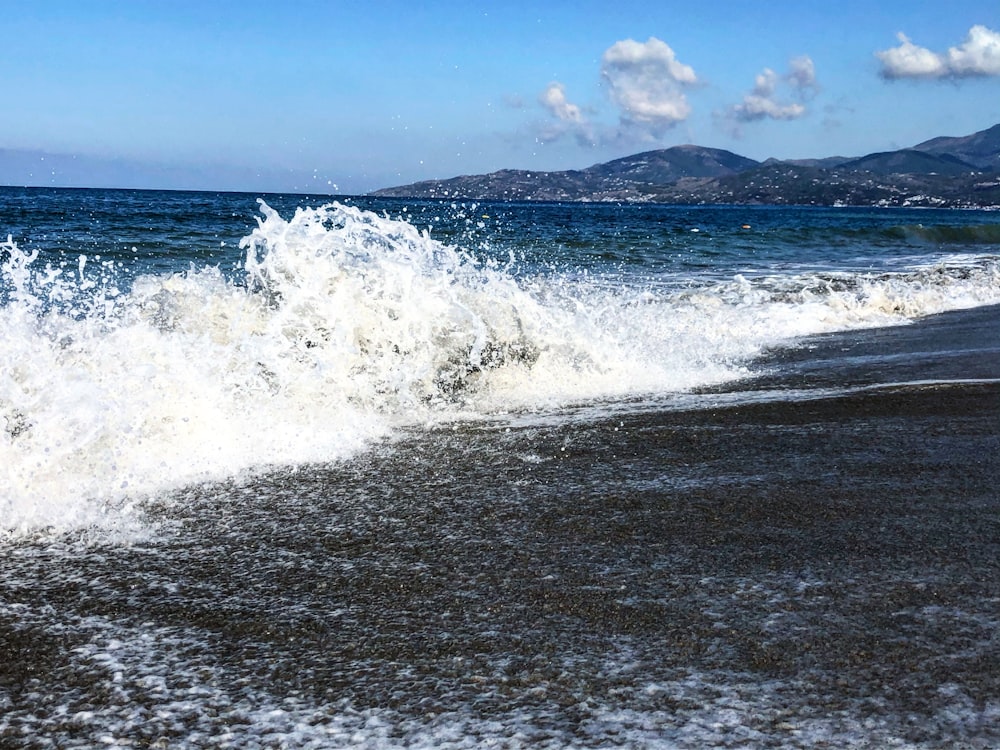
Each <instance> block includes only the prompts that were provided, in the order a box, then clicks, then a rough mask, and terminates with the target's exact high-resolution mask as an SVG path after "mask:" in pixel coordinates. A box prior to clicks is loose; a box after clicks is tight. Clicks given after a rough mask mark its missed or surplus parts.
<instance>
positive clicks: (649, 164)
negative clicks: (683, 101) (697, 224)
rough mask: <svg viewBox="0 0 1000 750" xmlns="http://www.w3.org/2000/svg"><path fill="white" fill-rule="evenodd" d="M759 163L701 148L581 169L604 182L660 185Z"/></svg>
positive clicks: (670, 150)
mask: <svg viewBox="0 0 1000 750" xmlns="http://www.w3.org/2000/svg"><path fill="white" fill-rule="evenodd" d="M758 164H760V162H758V161H754V160H753V159H748V158H746V157H745V156H739V155H738V154H734V153H733V152H732V151H724V150H722V149H718V148H703V147H701V146H691V145H687V146H674V147H672V148H665V149H660V150H659V151H646V152H645V153H642V154H635V155H634V156H626V157H624V158H622V159H615V160H614V161H609V162H606V163H604V164H595V165H594V166H592V167H588V168H587V169H585V170H584V172H586V173H587V174H591V175H594V176H600V177H602V178H604V179H609V178H616V177H617V178H621V179H626V180H630V181H632V182H645V183H649V184H654V185H662V184H665V183H668V182H675V181H677V180H679V179H681V178H682V177H722V176H723V175H727V174H736V173H737V172H743V171H745V170H747V169H752V168H753V167H756V166H757V165H758Z"/></svg>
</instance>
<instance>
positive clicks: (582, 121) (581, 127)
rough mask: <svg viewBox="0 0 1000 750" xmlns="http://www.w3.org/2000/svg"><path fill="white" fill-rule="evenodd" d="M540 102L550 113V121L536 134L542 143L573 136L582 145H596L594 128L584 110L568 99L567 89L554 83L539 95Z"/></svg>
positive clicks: (556, 82)
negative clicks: (569, 135)
mask: <svg viewBox="0 0 1000 750" xmlns="http://www.w3.org/2000/svg"><path fill="white" fill-rule="evenodd" d="M538 102H539V104H541V105H542V107H544V108H545V110H546V111H547V112H548V113H549V116H550V119H549V121H548V122H547V123H545V124H544V125H542V126H541V127H540V128H539V129H538V132H537V134H536V137H537V138H538V140H540V141H541V142H542V143H551V142H552V141H556V140H559V139H560V138H562V137H563V136H564V135H567V134H571V135H572V136H573V137H574V138H575V139H576V140H577V142H578V143H579V144H580V145H584V146H590V145H593V143H594V133H593V128H592V127H591V125H590V122H588V120H587V118H586V117H585V116H584V114H583V110H582V109H581V108H580V107H579V106H578V105H576V104H573V103H572V102H571V101H569V99H567V98H566V87H565V86H563V84H561V83H559V82H558V81H553V82H552V83H550V84H549V85H548V86H546V87H545V90H544V91H543V92H542V93H541V94H539V95H538Z"/></svg>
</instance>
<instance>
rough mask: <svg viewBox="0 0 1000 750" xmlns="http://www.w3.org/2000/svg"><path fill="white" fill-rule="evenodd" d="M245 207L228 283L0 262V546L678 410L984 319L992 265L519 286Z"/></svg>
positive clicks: (83, 265)
mask: <svg viewBox="0 0 1000 750" xmlns="http://www.w3.org/2000/svg"><path fill="white" fill-rule="evenodd" d="M260 209H261V214H262V215H261V217H260V218H259V219H258V226H257V227H256V228H255V229H254V230H253V231H252V232H251V233H250V234H249V235H248V236H246V237H245V238H244V239H243V240H242V242H241V244H240V247H241V251H242V252H243V253H245V257H244V259H243V261H242V277H241V278H238V279H236V280H234V279H232V278H230V277H229V275H227V274H224V273H223V272H222V271H220V269H219V268H217V267H212V266H202V267H194V266H192V267H191V268H189V269H188V270H187V271H185V272H181V273H162V274H146V275H142V276H139V277H137V278H134V279H126V277H127V275H128V268H127V267H126V264H125V261H124V260H122V259H121V258H115V259H111V260H107V259H105V260H103V261H102V260H98V259H96V258H88V257H86V256H82V255H81V256H79V258H78V259H77V260H76V262H75V263H66V264H63V265H53V264H52V263H47V264H45V265H44V267H39V264H40V262H41V261H40V260H39V258H38V254H37V252H31V253H29V252H25V251H23V250H22V249H21V248H19V247H18V245H17V244H16V243H14V242H13V241H12V240H11V239H8V241H7V242H6V243H2V245H0V277H2V279H0V280H2V284H0V351H2V352H3V357H4V359H3V369H2V372H0V466H3V467H4V468H3V473H4V482H3V488H2V490H0V493H2V494H0V535H6V536H8V537H13V538H20V537H24V536H26V535H29V536H30V535H35V534H38V533H42V532H46V533H60V532H64V531H67V530H72V529H80V528H83V527H90V526H98V527H102V528H108V527H123V528H124V527H129V528H131V525H132V524H134V523H138V522H139V521H140V520H141V508H142V506H143V503H144V502H145V501H146V500H147V499H148V498H150V497H151V496H157V495H159V494H162V493H164V492H166V491H169V490H172V489H177V488H181V487H184V486H188V485H191V484H194V483H199V482H204V481H213V480H217V479H220V478H224V477H230V476H234V475H239V474H241V473H246V472H257V471H264V470H267V469H268V468H269V467H276V466H293V467H294V466H296V465H301V464H304V463H309V462H325V461H332V460H338V459H343V458H347V457H350V456H352V455H356V454H357V453H358V452H359V451H361V450H363V449H364V448H365V447H366V446H370V445H372V444H373V442H374V441H377V440H381V439H385V438H388V437H390V436H392V435H393V434H395V433H396V432H397V431H398V430H399V429H400V428H401V427H412V426H414V425H424V424H439V423H441V422H442V421H447V420H456V419H476V418H481V417H483V416H491V417H492V416H496V415H497V414H502V413H511V412H526V411H539V410H551V409H555V408H559V407H562V406H566V405H570V404H579V403H588V402H594V401H598V400H601V399H621V398H628V397H632V396H636V395H646V394H661V393H672V392H680V391H684V390H688V389H691V388H695V387H698V386H702V385H708V384H714V383H721V382H724V381H727V380H731V379H734V378H739V377H742V376H744V375H746V374H747V369H746V368H747V363H748V362H749V361H751V360H752V359H753V358H754V357H755V356H757V355H758V354H759V353H760V352H761V351H762V350H763V349H765V348H767V347H770V346H774V345H777V344H779V343H782V342H784V341H787V340H789V339H791V338H793V337H796V336H801V335H805V334H810V333H817V332H821V331H829V330H842V329H848V328H854V327H864V326H874V325H886V324H891V323H898V322H902V321H905V320H908V319H912V318H914V317H919V316H921V315H926V314H929V313H933V312H939V311H942V310H946V309H952V308H955V307H968V306H974V305H979V304H987V303H991V302H998V301H1000V264H998V259H997V258H996V257H995V256H985V255H984V256H953V257H951V258H947V259H942V260H940V261H938V262H936V263H935V264H932V265H928V266H926V267H919V268H913V269H910V270H908V271H906V272H900V273H895V274H882V275H859V274H847V273H845V274H825V275H823V274H791V275H787V276H782V275H770V276H760V277H757V278H748V277H746V276H737V277H735V278H731V279H728V280H726V281H724V282H718V281H707V280H701V281H698V280H697V279H694V278H692V279H691V280H690V282H689V283H688V284H686V285H685V286H678V285H677V284H676V283H671V284H662V285H661V284H658V283H656V281H655V279H650V278H649V277H648V276H644V277H629V276H627V275H614V274H596V273H587V272H585V271H570V270H566V271H563V272H558V273H554V272H547V273H545V274H538V275H519V274H518V273H517V272H516V270H515V268H514V267H513V266H510V265H505V264H504V263H502V262H500V261H482V260H477V259H475V258H474V257H472V255H470V254H469V253H467V252H465V251H463V250H462V249H461V248H458V247H455V246H450V245H447V244H443V243H441V242H438V241H436V240H434V239H432V238H431V237H430V236H429V234H428V233H427V232H426V231H420V230H418V229H416V228H415V227H414V226H412V225H411V224H409V223H407V222H405V221H401V220H394V219H390V218H388V217H385V216H380V215H378V214H375V213H372V212H369V211H364V210H361V209H359V208H356V207H352V206H346V205H341V204H337V203H333V204H330V205H326V206H322V207H320V208H316V209H308V208H300V209H297V210H296V211H295V213H294V215H293V216H292V217H291V218H290V219H287V220H286V219H284V218H282V217H281V216H280V215H279V214H278V213H277V212H276V211H274V210H272V209H271V208H270V207H269V206H268V205H267V204H265V203H263V202H260Z"/></svg>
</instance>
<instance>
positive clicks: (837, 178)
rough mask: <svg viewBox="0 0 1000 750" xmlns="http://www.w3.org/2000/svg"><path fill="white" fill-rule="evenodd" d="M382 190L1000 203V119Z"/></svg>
mask: <svg viewBox="0 0 1000 750" xmlns="http://www.w3.org/2000/svg"><path fill="white" fill-rule="evenodd" d="M373 195H376V196H382V197H403V198H449V199H455V198H459V199H474V200H525V201H620V202H655V203H688V204H690V203H699V204H700V203H705V204H712V203H736V204H796V205H864V206H868V205H878V206H899V205H907V206H953V207H977V206H981V207H998V208H1000V125H996V126H994V127H992V128H989V129H988V130H984V131H981V132H979V133H974V134H972V135H969V136H964V137H961V138H934V139H932V140H929V141H926V142H924V143H922V144H919V145H918V146H915V147H913V148H909V149H899V150H897V151H886V152H880V153H874V154H868V155H867V156H862V157H860V158H846V157H840V156H834V157H825V158H819V159H797V160H791V161H780V160H777V159H768V160H767V161H765V162H758V161H755V160H754V159H749V158H747V157H745V156H740V155H739V154H734V153H732V152H731V151H725V150H722V149H713V148H705V147H702V146H693V145H686V146H674V147H672V148H666V149H660V150H657V151H646V152H644V153H641V154H635V155H633V156H626V157H624V158H621V159H615V160H613V161H609V162H605V163H602V164H595V165H593V166H591V167H587V168H586V169H581V170H566V171H558V172H534V171H527V170H513V169H504V170H500V171H498V172H491V173H490V174H485V175H464V176H460V177H452V178H450V179H446V180H426V181H424V182H417V183H414V184H412V185H402V186H400V187H392V188H385V189H383V190H377V191H375V192H374V193H373Z"/></svg>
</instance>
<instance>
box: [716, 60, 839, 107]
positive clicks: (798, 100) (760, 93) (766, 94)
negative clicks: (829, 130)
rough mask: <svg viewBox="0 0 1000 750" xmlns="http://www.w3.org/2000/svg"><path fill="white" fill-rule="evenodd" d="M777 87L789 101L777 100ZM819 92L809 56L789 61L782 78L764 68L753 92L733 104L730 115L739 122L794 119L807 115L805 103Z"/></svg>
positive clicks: (778, 94)
mask: <svg viewBox="0 0 1000 750" xmlns="http://www.w3.org/2000/svg"><path fill="white" fill-rule="evenodd" d="M779 87H780V89H781V90H782V91H786V92H787V93H788V95H789V96H790V97H791V101H789V100H788V99H787V98H786V99H784V100H782V98H780V91H779ZM818 90H819V84H818V83H817V82H816V67H815V65H814V64H813V61H812V59H811V58H810V57H809V56H807V55H802V56H801V57H795V58H793V59H791V60H789V62H788V72H787V73H786V74H785V75H783V76H779V75H778V74H777V73H775V72H774V71H773V70H771V68H764V70H763V71H761V72H760V73H758V74H757V77H756V79H755V80H754V87H753V89H752V90H751V91H750V93H748V94H746V95H745V96H744V97H743V101H742V102H740V103H739V104H736V105H733V107H732V109H731V110H730V112H729V115H730V117H731V118H732V119H734V120H736V121H738V122H753V121H755V120H764V119H771V120H795V119H798V118H799V117H802V116H803V115H804V114H806V106H805V104H804V102H805V101H806V100H807V99H809V98H810V97H811V96H812V95H813V94H815V93H816V92H817V91H818Z"/></svg>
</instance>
